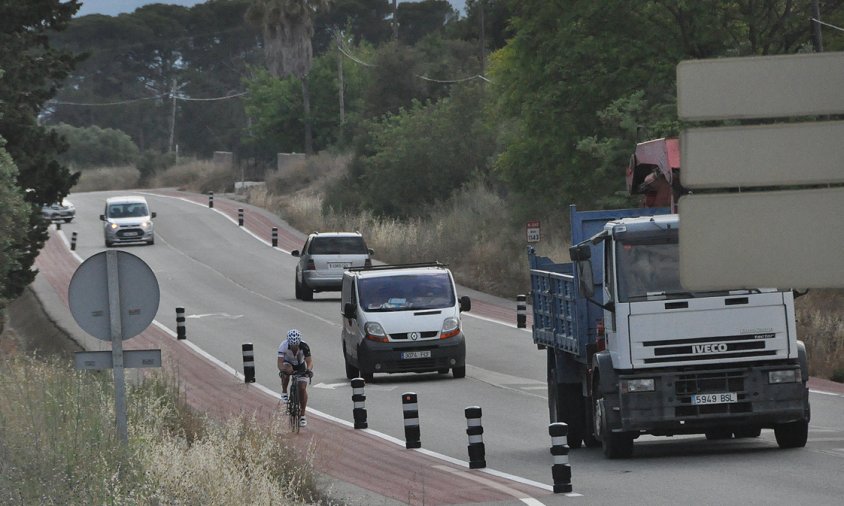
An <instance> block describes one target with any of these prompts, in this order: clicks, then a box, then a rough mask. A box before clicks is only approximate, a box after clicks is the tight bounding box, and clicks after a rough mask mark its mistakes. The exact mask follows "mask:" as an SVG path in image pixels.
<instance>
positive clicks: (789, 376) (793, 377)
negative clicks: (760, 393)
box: [768, 369, 798, 384]
mask: <svg viewBox="0 0 844 506" xmlns="http://www.w3.org/2000/svg"><path fill="white" fill-rule="evenodd" d="M797 372H798V371H797V369H786V370H784V371H768V383H770V384H775V383H797V380H798V376H797Z"/></svg>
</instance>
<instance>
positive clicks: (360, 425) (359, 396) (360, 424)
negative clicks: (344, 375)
mask: <svg viewBox="0 0 844 506" xmlns="http://www.w3.org/2000/svg"><path fill="white" fill-rule="evenodd" d="M364 385H366V382H365V381H364V380H363V378H355V379H353V380H352V403H353V406H354V408H353V409H352V416H354V418H355V428H356V429H365V428H367V427H368V426H369V425H367V423H366V408H365V407H364V406H365V405H366V402H365V401H366V395H364V394H363V387H364Z"/></svg>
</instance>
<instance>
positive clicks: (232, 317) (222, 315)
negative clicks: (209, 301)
mask: <svg viewBox="0 0 844 506" xmlns="http://www.w3.org/2000/svg"><path fill="white" fill-rule="evenodd" d="M209 316H211V317H218V318H225V319H228V320H237V319H238V318H243V315H242V314H228V313H206V314H191V315H187V316H185V318H208V317H209Z"/></svg>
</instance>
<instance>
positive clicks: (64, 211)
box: [41, 199, 76, 223]
mask: <svg viewBox="0 0 844 506" xmlns="http://www.w3.org/2000/svg"><path fill="white" fill-rule="evenodd" d="M41 215H42V216H43V217H44V219H46V220H50V221H52V222H55V221H64V222H65V223H70V222H71V221H73V218H75V217H76V207H74V205H73V204H71V203H70V201H69V200H67V199H63V200H62V201H61V202H54V203H52V204H45V205H43V206H41Z"/></svg>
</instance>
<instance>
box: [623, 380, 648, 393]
mask: <svg viewBox="0 0 844 506" xmlns="http://www.w3.org/2000/svg"><path fill="white" fill-rule="evenodd" d="M619 386H620V388H621V393H623V394H627V393H631V392H653V391H654V379H653V378H636V379H626V380H621V381H620V382H619Z"/></svg>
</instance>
